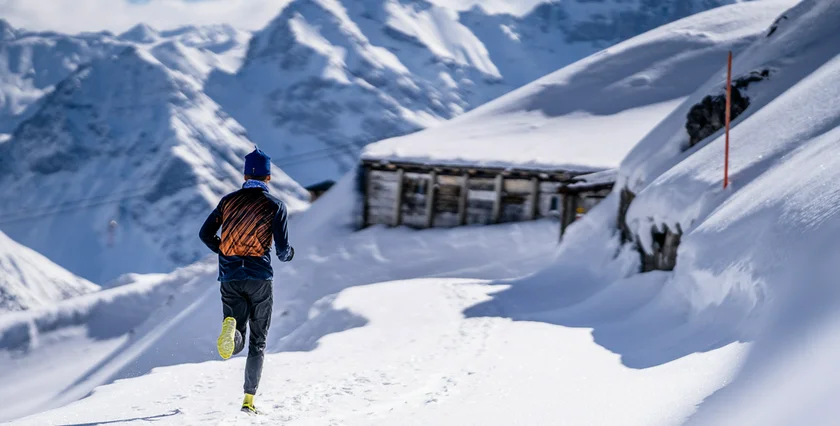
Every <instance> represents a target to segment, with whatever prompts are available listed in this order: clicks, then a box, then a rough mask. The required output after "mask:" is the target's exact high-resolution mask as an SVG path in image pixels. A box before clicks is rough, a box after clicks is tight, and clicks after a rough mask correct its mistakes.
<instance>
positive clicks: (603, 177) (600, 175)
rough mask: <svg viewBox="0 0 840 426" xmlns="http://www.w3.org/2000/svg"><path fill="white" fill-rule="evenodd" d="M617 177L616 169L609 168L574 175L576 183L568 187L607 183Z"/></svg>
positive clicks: (584, 186)
mask: <svg viewBox="0 0 840 426" xmlns="http://www.w3.org/2000/svg"><path fill="white" fill-rule="evenodd" d="M617 177H618V169H609V170H604V171H602V172H595V173H589V174H586V175H581V176H575V181H576V183H573V184H571V185H569V188H573V189H576V188H580V189H583V188H588V187H592V186H600V185H609V184H613V183H615V180H616V178H617Z"/></svg>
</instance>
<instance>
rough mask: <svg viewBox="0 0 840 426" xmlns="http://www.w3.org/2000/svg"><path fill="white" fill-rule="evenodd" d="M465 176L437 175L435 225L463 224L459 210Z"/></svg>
mask: <svg viewBox="0 0 840 426" xmlns="http://www.w3.org/2000/svg"><path fill="white" fill-rule="evenodd" d="M463 184H464V176H447V175H440V176H438V177H437V194H436V196H435V208H434V215H435V216H434V220H433V222H432V223H433V225H434V226H435V227H441V228H451V227H453V226H458V225H460V224H461V220H460V216H459V214H458V213H459V212H460V205H461V189H462V187H463Z"/></svg>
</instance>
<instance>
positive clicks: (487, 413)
mask: <svg viewBox="0 0 840 426" xmlns="http://www.w3.org/2000/svg"><path fill="white" fill-rule="evenodd" d="M490 289H491V288H490V287H488V286H487V285H485V284H483V283H480V282H478V283H477V282H475V281H472V280H453V279H434V280H431V279H427V280H412V281H399V282H390V283H382V284H374V285H370V286H363V287H357V288H352V289H349V290H346V291H344V292H341V293H339V294H338V295H337V296H336V297H334V298H330V299H328V300H325V301H323V303H322V305H323V306H322V310H321V311H320V312H316V313H314V315H313V317H312V318H311V319H310V320H309V321H308V322H307V323H306V324H305V325H304V326H303V327H302V329H301V331H305V332H308V333H313V332H317V331H316V330H318V329H321V328H326V329H328V330H329V329H330V328H332V327H335V326H336V325H341V324H339V323H337V321H336V317H337V316H340V314H341V313H344V314H343V315H344V316H346V318H345V323H344V324H343V325H344V326H345V327H347V328H349V329H348V330H347V331H344V332H341V333H339V334H333V335H330V336H328V337H325V338H323V339H321V341H320V342H319V345H318V347H317V348H316V349H314V350H312V351H310V352H287V353H280V354H276V355H271V356H269V357H268V358H267V359H266V363H265V367H264V369H265V370H264V386H262V387H261V389H260V394H259V395H258V397H257V403H258V404H260V405H258V407H259V406H261V407H264V409H265V410H266V411H267V413H266V415H264V416H260V417H258V418H256V419H250V418H247V417H239V416H237V414H236V410H237V409H238V405H237V403H238V402H239V398H240V393H241V391H240V389H239V387H238V386H233V385H231V384H233V383H238V382H239V381H240V380H241V374H242V369H243V368H244V359H243V358H241V357H240V358H236V359H235V360H234V361H233V362H226V363H222V362H217V361H214V362H209V363H204V364H194V365H184V366H178V367H170V368H165V369H158V370H155V371H154V372H153V373H152V374H150V375H147V376H144V377H142V378H138V379H133V380H129V381H121V382H117V383H115V384H113V385H109V386H106V387H102V388H99V389H98V390H97V391H95V392H94V393H93V395H92V396H91V397H89V398H86V399H84V400H82V401H79V402H77V403H75V404H71V405H69V406H66V407H64V408H62V409H59V410H55V411H52V412H50V413H46V414H43V415H39V416H35V417H30V418H28V419H24V420H21V421H18V422H16V424H21V425H30V424H31V425H35V424H38V425H50V424H68V423H73V424H77V423H79V424H83V423H99V422H111V421H113V422H116V423H117V424H121V423H129V422H130V421H131V420H137V419H146V420H148V421H154V420H159V421H160V422H162V423H165V424H206V423H211V422H212V423H217V422H225V423H232V424H252V423H253V422H256V423H257V424H277V423H278V422H282V423H283V424H287V425H298V424H331V423H338V424H346V425H363V424H364V425H372V424H406V425H424V424H484V425H509V424H558V423H557V422H558V421H559V422H560V423H559V424H618V423H620V424H627V425H634V424H638V425H655V424H670V423H671V421H673V420H679V419H681V418H684V417H685V416H686V415H687V414H688V413H690V412H691V410H692V408H693V407H692V405H691V402H689V401H691V400H697V399H699V398H702V396H703V395H704V394H706V393H708V392H709V391H710V390H711V389H713V388H714V386H715V385H716V384H717V383H719V382H720V381H721V380H722V379H724V378H725V377H726V376H727V375H728V372H727V371H721V370H719V369H717V368H715V367H716V365H717V364H719V363H722V362H723V363H725V362H726V361H731V360H732V359H733V358H736V357H737V355H738V353H739V350H738V348H735V347H732V348H728V349H727V350H724V351H720V352H719V353H716V354H715V356H713V357H705V358H704V357H701V356H693V357H688V358H685V359H683V360H680V361H679V362H675V363H673V364H669V365H667V366H663V367H660V368H652V369H647V370H632V369H628V368H626V367H623V366H622V365H621V364H620V363H619V362H618V359H617V357H616V356H615V355H612V354H610V353H609V352H607V351H606V350H604V349H603V348H600V347H598V346H597V345H594V344H592V342H591V338H590V337H589V336H588V333H587V331H586V330H574V329H562V328H557V327H552V326H548V325H545V324H539V323H524V324H523V323H512V322H509V321H505V320H501V319H489V318H466V319H465V318H464V317H463V316H462V314H461V310H462V309H464V308H466V307H468V306H470V305H472V304H474V303H476V302H480V301H482V300H484V299H486V298H487V291H488V290H490ZM384 300H386V301H387V302H388V303H382V302H381V301H384ZM362 324H363V326H361V325H362ZM406 330H411V332H410V333H406ZM294 337H295V336H294V335H292V336H290V339H293V338H294ZM290 343H292V344H294V343H295V342H294V341H292V342H290ZM371 348H377V350H373V351H372V350H371ZM529 348H531V350H528V349H529ZM537 349H538V350H537ZM523 351H524V352H525V353H524V354H523ZM500 379H502V380H504V382H500ZM581 388H586V389H589V390H590V391H589V392H580V391H579V389H581ZM162 389H166V392H165V393H162V392H161V390H162ZM605 401H610V402H609V403H608V404H609V409H604V408H605ZM102 407H108V408H107V410H106V411H104V412H103V410H101V409H100V408H102ZM513 407H516V408H515V409H512V408H513ZM156 416H159V417H156Z"/></svg>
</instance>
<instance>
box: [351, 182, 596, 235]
mask: <svg viewBox="0 0 840 426" xmlns="http://www.w3.org/2000/svg"><path fill="white" fill-rule="evenodd" d="M409 170H412V171H405V170H403V169H401V168H394V167H392V168H391V169H390V170H377V169H372V168H370V167H368V168H367V173H366V180H365V192H366V193H365V210H364V212H365V213H364V221H365V225H375V224H385V225H391V226H398V225H406V226H410V227H414V228H428V227H454V226H461V225H488V224H493V223H507V222H522V221H527V220H532V219H535V218H542V217H558V218H560V220H561V232H562V231H564V230H565V228H566V227H567V226H568V225H570V224H571V223H572V222H574V220H575V216H576V214H577V211H576V210H578V209H582V210H583V211H589V210H590V209H591V208H592V207H594V206H595V205H596V204H597V203H598V202H600V200H601V199H602V198H603V197H605V196H606V195H607V194H608V193H609V191H610V189H609V188H601V189H598V190H592V191H583V192H581V193H573V194H572V193H567V191H566V190H565V189H566V187H565V186H564V184H563V182H559V181H542V180H540V178H538V177H536V176H527V175H513V176H503V175H501V174H499V175H497V176H496V177H495V178H494V177H491V176H492V174H489V173H486V171H485V172H484V174H483V175H481V177H475V176H470V175H469V174H468V173H466V171H464V172H463V174H462V173H459V171H458V170H444V171H443V172H438V171H433V170H429V171H428V172H423V171H418V169H417V168H409ZM398 194H399V195H398Z"/></svg>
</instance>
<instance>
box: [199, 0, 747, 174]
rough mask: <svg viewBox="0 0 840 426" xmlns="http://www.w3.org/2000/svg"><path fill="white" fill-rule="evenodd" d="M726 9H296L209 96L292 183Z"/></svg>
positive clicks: (368, 5) (313, 0)
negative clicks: (625, 43)
mask: <svg viewBox="0 0 840 426" xmlns="http://www.w3.org/2000/svg"><path fill="white" fill-rule="evenodd" d="M727 3H731V2H730V1H706V2H685V1H670V0H666V1H661V2H658V3H657V5H656V6H654V5H653V4H651V3H649V2H609V3H596V2H588V1H587V2H584V1H579V2H562V3H559V2H552V3H546V4H544V5H542V6H539V7H537V8H535V9H534V10H532V11H531V12H530V13H528V14H525V15H524V16H518V17H514V16H511V15H496V14H489V13H487V12H485V11H483V10H482V9H481V8H474V9H471V10H469V11H466V12H463V13H458V12H457V11H456V10H454V9H452V8H449V7H446V6H442V5H440V4H434V3H429V2H427V1H425V0H412V1H397V0H370V1H364V2H359V1H345V2H341V1H339V0H295V1H293V2H291V4H290V5H289V6H288V7H286V8H285V9H284V10H283V12H282V13H281V14H280V15H279V16H278V17H277V18H276V19H275V20H274V21H272V22H271V23H270V24H269V25H267V26H266V27H265V28H264V29H263V30H262V31H260V32H258V33H257V34H255V36H254V38H253V39H252V40H251V43H250V45H249V48H248V54H247V56H246V58H245V62H244V64H243V66H242V68H241V69H240V70H239V71H238V73H236V74H235V75H227V74H225V73H216V74H214V75H213V76H212V77H211V78H210V80H209V82H208V86H207V88H208V89H207V90H208V93H209V94H210V95H211V96H212V97H213V98H214V99H216V100H217V101H218V102H219V103H220V104H222V105H223V106H224V107H225V109H226V110H227V111H228V112H229V113H230V114H231V115H232V116H233V117H234V118H236V119H237V120H238V121H240V122H241V123H242V124H243V126H244V127H245V128H246V129H247V130H248V133H249V135H250V137H252V138H253V139H254V140H255V141H256V142H258V143H260V144H261V145H263V146H265V147H267V148H268V149H269V153H271V154H273V155H274V156H275V157H277V158H283V160H282V163H281V165H282V166H284V167H285V168H286V169H287V170H288V171H289V173H290V175H291V176H292V177H293V178H295V179H296V180H298V181H300V182H302V183H304V184H309V183H314V182H315V181H319V180H323V179H325V178H336V177H338V176H340V175H341V174H343V173H344V172H346V171H347V170H349V168H351V167H352V166H353V165H354V164H355V162H356V159H357V156H358V153H359V151H360V149H361V147H362V146H364V145H365V144H367V143H369V142H373V141H377V140H381V139H385V138H387V137H392V136H398V135H403V134H406V133H410V132H412V131H415V130H419V129H421V128H425V127H429V126H433V125H435V124H437V123H439V122H441V121H443V120H445V119H449V118H452V117H455V116H457V115H460V114H461V113H463V112H464V111H467V110H470V109H472V108H475V107H476V106H478V105H481V104H483V103H485V102H487V101H489V100H491V99H494V98H496V97H498V96H499V95H502V94H504V93H506V92H508V91H510V90H512V89H515V88H517V87H520V86H522V85H524V84H526V83H529V82H531V81H533V80H535V79H536V78H539V77H541V76H543V75H545V74H548V73H549V72H553V71H555V70H557V69H559V68H561V67H562V66H564V65H567V64H569V63H571V62H573V61H575V60H577V59H580V58H582V57H584V56H586V55H589V54H591V53H594V52H596V51H598V50H600V49H602V48H603V47H605V46H608V45H610V44H613V43H616V42H619V41H621V40H624V39H626V38H628V37H630V36H632V35H636V34H639V33H642V32H644V31H646V30H649V29H652V28H655V27H656V26H658V25H660V24H662V23H666V22H670V21H672V20H675V19H678V18H680V17H683V16H687V15H688V14H691V13H694V12H698V11H701V10H705V9H709V8H712V7H716V6H719V5H721V4H727Z"/></svg>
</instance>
